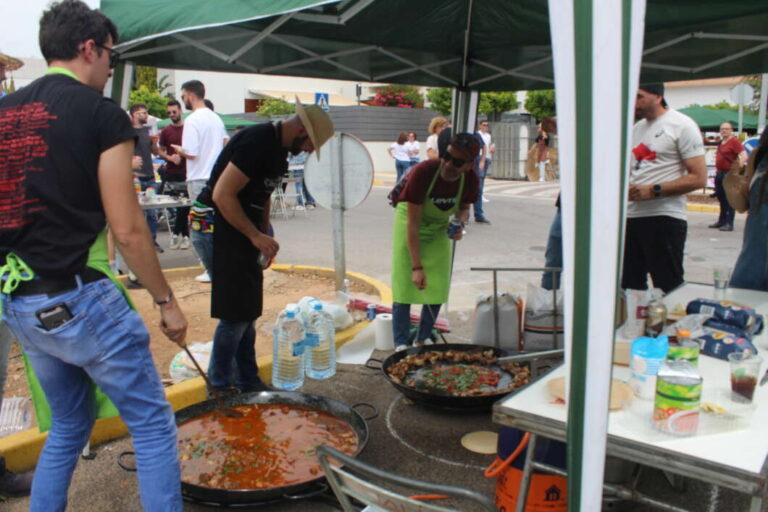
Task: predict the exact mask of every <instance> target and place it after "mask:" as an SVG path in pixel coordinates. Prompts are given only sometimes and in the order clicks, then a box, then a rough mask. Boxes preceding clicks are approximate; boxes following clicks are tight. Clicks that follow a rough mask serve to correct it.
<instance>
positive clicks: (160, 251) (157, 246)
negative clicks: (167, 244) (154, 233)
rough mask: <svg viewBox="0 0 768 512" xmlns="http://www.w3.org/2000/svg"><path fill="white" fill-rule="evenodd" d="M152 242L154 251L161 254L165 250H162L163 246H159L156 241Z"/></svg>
mask: <svg viewBox="0 0 768 512" xmlns="http://www.w3.org/2000/svg"><path fill="white" fill-rule="evenodd" d="M153 243H154V244H155V251H156V252H157V253H158V254H163V253H164V252H165V251H164V250H163V248H162V247H160V244H158V243H157V241H155V242H153Z"/></svg>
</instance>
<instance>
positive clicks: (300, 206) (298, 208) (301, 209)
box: [293, 204, 306, 212]
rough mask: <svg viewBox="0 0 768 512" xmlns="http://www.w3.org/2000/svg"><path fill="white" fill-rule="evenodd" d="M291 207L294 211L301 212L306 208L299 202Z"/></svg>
mask: <svg viewBox="0 0 768 512" xmlns="http://www.w3.org/2000/svg"><path fill="white" fill-rule="evenodd" d="M293 209H294V210H296V211H299V212H303V211H304V210H306V208H304V207H303V206H302V205H300V204H297V205H296V206H295V207H294V208H293Z"/></svg>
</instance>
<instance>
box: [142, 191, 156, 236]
mask: <svg viewBox="0 0 768 512" xmlns="http://www.w3.org/2000/svg"><path fill="white" fill-rule="evenodd" d="M139 183H141V191H142V192H144V191H145V190H147V189H148V188H149V187H153V188H156V187H157V184H156V183H155V178H154V177H152V178H142V177H141V176H139ZM144 217H145V218H146V219H147V225H148V226H149V232H150V233H151V234H152V240H156V239H157V210H144Z"/></svg>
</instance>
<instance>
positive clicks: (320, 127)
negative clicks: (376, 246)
mask: <svg viewBox="0 0 768 512" xmlns="http://www.w3.org/2000/svg"><path fill="white" fill-rule="evenodd" d="M332 136H333V123H332V122H331V119H330V117H328V114H326V113H325V112H324V111H323V110H322V109H321V108H320V107H318V106H316V105H309V106H306V107H305V106H303V105H302V104H301V103H300V102H299V100H298V98H296V114H295V115H293V116H292V117H290V118H289V119H287V120H285V121H277V122H274V123H263V124H259V125H256V126H251V127H248V128H245V129H243V130H241V131H239V132H238V133H236V134H235V135H234V136H233V137H232V139H231V140H230V142H229V144H227V146H226V147H225V148H224V150H223V151H222V152H221V154H220V155H219V158H218V160H217V161H216V165H214V167H213V172H212V173H211V179H210V181H209V183H208V185H209V187H210V188H211V190H213V202H214V204H215V217H214V223H215V225H216V230H215V231H214V234H213V289H212V296H211V316H212V317H214V318H218V319H219V325H218V327H217V328H216V333H215V334H214V337H213V350H212V352H211V360H210V363H209V367H208V373H209V377H210V380H211V384H212V385H213V386H214V387H217V388H229V387H235V388H237V389H238V390H239V391H241V392H248V391H255V390H259V389H263V387H264V385H263V383H262V382H261V380H260V379H259V374H258V367H257V365H256V355H255V348H254V345H255V342H256V330H255V328H254V322H255V321H256V319H257V318H259V316H261V309H262V293H263V290H262V279H263V276H262V269H263V268H266V267H268V266H269V262H271V261H272V259H273V258H274V257H275V255H276V254H277V251H278V250H279V248H280V246H279V244H278V243H277V241H276V240H275V239H274V238H272V237H271V236H269V234H268V233H269V208H270V197H271V195H272V191H273V190H274V189H275V187H278V186H280V182H281V180H282V176H283V175H284V174H285V173H286V171H287V170H288V161H287V156H288V153H291V154H293V155H297V154H299V153H301V152H302V151H306V152H307V153H312V152H313V151H317V153H318V157H319V156H320V146H322V145H323V144H324V143H325V142H326V141H327V140H328V139H330V138H331V137H332ZM260 261H261V263H260Z"/></svg>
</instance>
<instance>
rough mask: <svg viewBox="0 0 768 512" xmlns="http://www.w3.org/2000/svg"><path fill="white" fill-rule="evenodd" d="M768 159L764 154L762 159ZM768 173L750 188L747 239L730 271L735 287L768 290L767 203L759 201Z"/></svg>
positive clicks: (762, 166) (758, 178)
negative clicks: (731, 271)
mask: <svg viewBox="0 0 768 512" xmlns="http://www.w3.org/2000/svg"><path fill="white" fill-rule="evenodd" d="M767 160H768V159H766V158H765V157H763V160H762V161H763V162H766V161H767ZM766 165H768V162H767V163H765V164H761V165H760V166H758V167H757V170H758V173H761V172H762V171H764V170H765V166H766ZM765 179H766V178H765V174H758V177H757V178H756V179H755V182H754V183H753V184H752V186H751V187H750V188H749V214H748V215H747V222H746V223H745V224H744V241H743V243H742V246H741V252H740V253H739V257H738V259H737V260H736V265H734V267H733V274H731V283H730V285H729V286H732V287H733V288H746V289H748V290H762V291H768V204H767V203H766V202H765V201H766V199H765V198H763V202H762V203H760V202H759V199H760V189H761V188H762V184H763V180H765Z"/></svg>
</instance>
